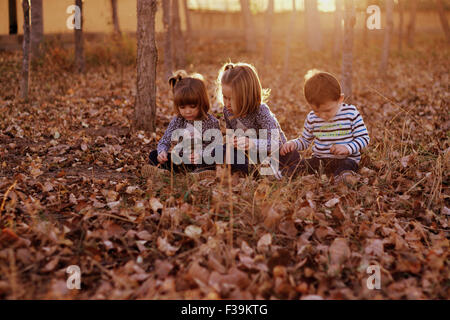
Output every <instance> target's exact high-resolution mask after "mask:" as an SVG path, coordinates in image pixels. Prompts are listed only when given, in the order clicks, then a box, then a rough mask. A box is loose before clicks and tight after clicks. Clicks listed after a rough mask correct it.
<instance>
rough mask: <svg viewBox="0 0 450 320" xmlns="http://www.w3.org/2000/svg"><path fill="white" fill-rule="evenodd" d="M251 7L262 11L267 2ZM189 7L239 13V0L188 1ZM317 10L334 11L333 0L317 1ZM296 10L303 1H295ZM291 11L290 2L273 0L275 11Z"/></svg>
mask: <svg viewBox="0 0 450 320" xmlns="http://www.w3.org/2000/svg"><path fill="white" fill-rule="evenodd" d="M251 1H252V5H254V6H256V7H258V8H260V10H264V8H266V7H267V2H268V0H251ZM188 3H189V7H190V8H192V9H206V10H208V9H210V10H220V11H222V10H223V11H239V10H240V2H239V0H214V1H209V0H189V2H188ZM317 3H318V8H319V10H320V11H323V12H331V11H334V10H335V5H334V0H317ZM295 6H296V9H297V10H303V8H304V4H303V0H295ZM286 10H292V0H275V11H286Z"/></svg>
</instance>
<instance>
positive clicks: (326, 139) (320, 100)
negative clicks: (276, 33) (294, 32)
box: [280, 70, 370, 182]
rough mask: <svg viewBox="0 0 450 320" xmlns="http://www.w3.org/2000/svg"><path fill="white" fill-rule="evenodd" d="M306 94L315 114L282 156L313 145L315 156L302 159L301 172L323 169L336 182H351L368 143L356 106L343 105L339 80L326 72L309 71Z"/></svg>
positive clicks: (283, 149) (299, 165)
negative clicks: (361, 152) (302, 170)
mask: <svg viewBox="0 0 450 320" xmlns="http://www.w3.org/2000/svg"><path fill="white" fill-rule="evenodd" d="M304 95H305V98H306V101H307V102H308V104H309V106H310V107H311V109H312V111H311V112H310V113H309V114H308V116H307V117H306V120H305V124H304V129H303V134H302V136H301V137H299V138H298V139H295V140H291V141H289V142H287V143H285V144H284V145H283V147H282V148H281V150H280V154H286V153H288V152H292V151H293V150H299V151H301V150H306V149H307V148H308V146H309V145H310V144H311V143H312V142H315V143H314V146H313V148H312V151H313V157H312V158H311V159H306V160H302V161H301V162H300V163H299V164H298V165H297V171H298V169H306V170H307V171H308V172H310V173H312V172H314V171H317V170H319V168H320V167H322V168H323V169H324V171H325V173H327V174H333V175H334V178H335V181H336V182H339V181H342V180H344V181H347V182H351V180H352V179H351V178H350V179H349V177H350V176H352V175H356V172H357V170H358V163H359V161H360V159H361V154H360V151H361V150H362V149H363V148H365V147H367V145H368V144H369V140H370V138H369V133H368V132H367V128H366V126H365V125H364V121H363V119H362V117H361V115H360V113H359V112H358V110H357V109H356V107H355V106H353V105H348V104H345V103H343V100H344V95H343V94H342V93H341V86H340V84H339V82H338V81H337V79H336V78H335V77H334V76H333V75H331V74H330V73H327V72H320V71H318V70H310V71H309V72H308V73H307V74H306V76H305V85H304Z"/></svg>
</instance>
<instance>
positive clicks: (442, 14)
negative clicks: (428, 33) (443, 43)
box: [436, 0, 450, 42]
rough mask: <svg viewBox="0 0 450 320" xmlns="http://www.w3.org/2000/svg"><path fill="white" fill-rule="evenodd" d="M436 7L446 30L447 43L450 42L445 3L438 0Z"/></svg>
mask: <svg viewBox="0 0 450 320" xmlns="http://www.w3.org/2000/svg"><path fill="white" fill-rule="evenodd" d="M436 7H437V11H438V14H439V19H440V20H441V25H442V29H443V30H444V33H445V37H446V38H447V42H450V29H449V28H448V21H447V16H446V15H445V8H444V3H443V2H442V0H436Z"/></svg>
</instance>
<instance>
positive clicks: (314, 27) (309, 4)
mask: <svg viewBox="0 0 450 320" xmlns="http://www.w3.org/2000/svg"><path fill="white" fill-rule="evenodd" d="M305 23H306V28H305V30H306V42H307V43H308V47H309V49H310V50H312V51H320V50H321V49H322V29H321V27H320V16H319V10H318V9H317V0H305Z"/></svg>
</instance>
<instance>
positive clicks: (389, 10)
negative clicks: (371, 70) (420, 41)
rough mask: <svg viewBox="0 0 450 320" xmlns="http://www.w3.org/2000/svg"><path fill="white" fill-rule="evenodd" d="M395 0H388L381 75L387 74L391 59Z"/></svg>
mask: <svg viewBox="0 0 450 320" xmlns="http://www.w3.org/2000/svg"><path fill="white" fill-rule="evenodd" d="M393 11H394V0H386V27H385V28H384V43H383V51H382V53H381V62H380V68H379V74H380V76H381V77H383V76H385V75H386V71H387V68H388V61H389V51H390V47H391V34H392V30H393V29H394V19H393Z"/></svg>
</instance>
